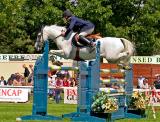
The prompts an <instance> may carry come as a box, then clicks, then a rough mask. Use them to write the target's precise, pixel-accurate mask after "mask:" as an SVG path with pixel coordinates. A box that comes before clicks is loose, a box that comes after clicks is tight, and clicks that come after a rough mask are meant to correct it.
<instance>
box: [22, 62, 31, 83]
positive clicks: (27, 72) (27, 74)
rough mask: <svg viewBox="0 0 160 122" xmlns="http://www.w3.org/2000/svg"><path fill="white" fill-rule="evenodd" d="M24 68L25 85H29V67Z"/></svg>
mask: <svg viewBox="0 0 160 122" xmlns="http://www.w3.org/2000/svg"><path fill="white" fill-rule="evenodd" d="M23 68H24V78H25V85H27V83H28V76H29V74H30V72H29V69H28V67H27V66H26V65H25V64H23Z"/></svg>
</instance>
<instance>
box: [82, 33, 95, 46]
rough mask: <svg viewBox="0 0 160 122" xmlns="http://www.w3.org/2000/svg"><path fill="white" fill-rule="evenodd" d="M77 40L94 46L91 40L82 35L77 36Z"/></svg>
mask: <svg viewBox="0 0 160 122" xmlns="http://www.w3.org/2000/svg"><path fill="white" fill-rule="evenodd" d="M79 41H80V43H82V44H83V45H86V46H89V47H94V44H93V42H92V41H90V40H88V39H87V38H85V37H84V36H81V35H80V36H79Z"/></svg>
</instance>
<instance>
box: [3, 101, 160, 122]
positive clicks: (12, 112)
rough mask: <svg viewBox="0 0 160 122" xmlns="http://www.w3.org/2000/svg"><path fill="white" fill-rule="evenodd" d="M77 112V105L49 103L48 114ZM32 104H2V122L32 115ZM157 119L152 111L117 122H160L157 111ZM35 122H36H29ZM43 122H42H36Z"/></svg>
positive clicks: (13, 121)
mask: <svg viewBox="0 0 160 122" xmlns="http://www.w3.org/2000/svg"><path fill="white" fill-rule="evenodd" d="M74 111H76V105H68V104H63V103H60V104H55V103H54V101H48V114H49V115H55V116H61V115H62V114H66V113H70V112H74ZM31 113H32V103H30V102H28V103H0V122H15V121H16V118H17V117H20V116H23V115H31ZM147 113H148V111H147ZM156 116H157V119H153V117H152V113H151V111H149V113H148V117H147V118H144V119H120V120H116V121H115V122H139V121H140V122H160V111H159V110H157V111H156ZM27 122H35V121H27ZM36 122H41V121H36ZM43 122H57V121H43ZM58 122H70V120H68V119H63V120H62V121H58Z"/></svg>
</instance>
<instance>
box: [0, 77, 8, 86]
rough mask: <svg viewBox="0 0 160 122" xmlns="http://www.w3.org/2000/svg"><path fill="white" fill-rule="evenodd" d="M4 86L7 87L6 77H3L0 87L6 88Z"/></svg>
mask: <svg viewBox="0 0 160 122" xmlns="http://www.w3.org/2000/svg"><path fill="white" fill-rule="evenodd" d="M4 85H7V82H6V80H4V77H3V76H1V80H0V86H4Z"/></svg>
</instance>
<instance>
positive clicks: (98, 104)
mask: <svg viewBox="0 0 160 122" xmlns="http://www.w3.org/2000/svg"><path fill="white" fill-rule="evenodd" d="M91 110H92V112H91V114H92V115H93V116H98V117H101V118H106V119H111V113H112V112H115V111H117V110H118V103H117V99H116V98H115V97H109V96H108V95H107V93H106V92H104V91H99V92H98V93H97V94H96V95H95V96H94V97H93V103H92V105H91Z"/></svg>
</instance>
